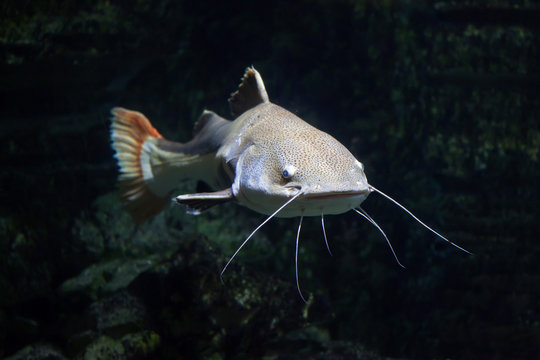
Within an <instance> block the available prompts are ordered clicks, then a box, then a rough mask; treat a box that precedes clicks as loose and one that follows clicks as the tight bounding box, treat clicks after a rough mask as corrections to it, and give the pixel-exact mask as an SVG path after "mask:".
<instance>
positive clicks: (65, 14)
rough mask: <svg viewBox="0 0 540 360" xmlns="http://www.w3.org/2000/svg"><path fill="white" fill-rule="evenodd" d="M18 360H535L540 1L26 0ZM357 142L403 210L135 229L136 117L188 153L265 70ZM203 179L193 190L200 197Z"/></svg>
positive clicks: (5, 31)
mask: <svg viewBox="0 0 540 360" xmlns="http://www.w3.org/2000/svg"><path fill="white" fill-rule="evenodd" d="M0 13H1V14H2V16H1V17H0V49H1V51H0V55H1V63H0V121H1V129H2V130H1V131H0V140H1V141H0V147H1V152H0V159H1V164H2V168H3V170H2V171H1V172H0V247H1V250H0V289H1V290H0V292H1V294H2V296H0V356H12V357H11V358H12V359H24V358H34V359H62V358H78V359H92V358H103V359H113V358H114V359H116V358H126V359H146V358H148V359H153V358H171V359H173V358H174V359H178V358H186V359H194V358H212V359H236V358H262V357H263V356H265V358H267V359H295V358H299V357H301V358H312V359H323V358H330V357H331V356H333V358H336V359H354V358H366V359H376V358H379V357H380V356H389V357H399V358H476V359H478V358H489V359H494V358H495V359H497V358H501V359H502V358H521V359H526V358H531V359H533V358H535V357H536V356H537V354H538V353H540V305H539V304H540V291H539V289H540V265H539V263H540V262H539V261H538V258H539V257H540V242H539V241H538V234H540V222H539V221H538V219H539V216H540V211H539V210H540V209H539V204H540V200H539V199H540V196H539V185H540V170H539V169H540V167H539V157H540V154H539V149H540V121H539V118H540V100H539V88H540V72H539V71H538V59H539V58H540V53H539V52H540V41H539V40H540V38H539V32H540V26H539V25H538V24H539V23H538V22H537V21H536V20H537V19H538V18H539V17H540V7H538V6H537V5H535V4H533V3H532V2H530V1H518V2H515V1H514V2H507V1H467V2H452V1H440V2H435V3H434V2H428V1H333V2H326V1H295V2H290V1H274V2H272V3H268V4H259V3H257V2H247V1H246V2H234V3H231V2H216V3H210V2H204V1H198V2H197V1H169V0H162V1H152V2H151V1H135V2H132V1H118V2H109V1H37V0H36V1H3V2H2V3H1V4H0ZM249 65H254V66H255V67H256V68H257V69H258V70H259V71H260V72H261V74H262V76H263V79H264V80H265V83H266V87H267V90H268V93H269V95H270V98H271V100H272V101H274V102H276V103H278V104H280V105H282V106H284V107H286V108H288V109H290V110H291V111H293V112H295V113H296V114H298V115H299V116H301V117H303V118H304V119H305V120H306V121H308V122H310V123H311V124H314V125H316V126H317V127H319V128H321V129H323V130H325V131H327V132H329V133H330V134H332V135H334V136H335V137H336V138H337V139H338V140H340V141H342V142H343V143H344V144H345V145H346V146H347V147H348V148H349V149H351V151H352V152H353V153H354V154H355V155H357V157H358V158H359V159H360V160H361V161H362V162H364V163H365V166H366V174H367V176H368V179H369V180H370V182H371V183H372V184H373V185H374V186H376V187H378V188H380V189H381V190H383V191H385V192H386V193H388V194H390V195H392V196H394V197H395V198H396V199H398V200H399V201H401V202H402V203H403V204H404V205H406V206H407V207H408V208H409V209H411V210H413V211H414V212H415V214H417V215H418V216H419V217H420V218H421V219H423V220H424V221H426V223H428V224H430V225H433V226H434V227H435V228H436V229H437V230H440V231H441V232H442V233H443V234H444V235H445V236H447V237H448V238H450V239H451V240H452V241H454V242H455V243H457V244H459V245H460V246H463V247H465V248H466V249H468V250H470V251H472V252H473V253H474V254H475V255H474V256H469V255H467V254H465V253H463V252H461V251H459V250H457V249H456V248H454V247H451V246H449V245H448V244H446V243H444V242H442V241H440V240H438V239H437V238H435V237H434V236H433V235H432V234H430V233H429V232H428V231H427V230H426V229H424V228H422V227H421V226H419V225H418V224H417V223H414V222H413V221H412V220H411V219H410V218H409V217H407V215H406V214H404V213H402V212H401V211H400V210H399V209H397V208H396V207H394V206H392V205H391V204H390V203H389V202H387V201H385V200H384V199H383V198H382V197H378V196H376V195H372V196H370V198H369V199H368V200H367V201H366V202H365V209H366V210H367V211H368V212H369V213H370V214H371V215H372V216H373V217H374V218H375V219H376V220H377V221H378V222H379V224H380V225H381V226H382V227H383V228H384V230H385V231H386V233H387V235H388V236H389V238H390V239H391V240H392V243H393V246H394V249H395V250H396V252H397V254H398V256H399V258H400V260H401V262H402V263H403V264H404V265H405V266H406V267H407V270H403V269H401V268H400V267H398V266H397V265H396V263H395V261H394V259H393V258H392V256H391V253H390V252H389V250H388V248H387V246H386V244H384V239H381V237H380V234H379V233H378V232H377V230H376V229H374V228H372V227H370V226H369V224H366V222H365V221H363V220H362V219H361V218H359V217H357V216H355V214H344V215H342V216H333V217H327V219H326V227H327V231H328V235H329V240H330V247H331V249H332V251H333V256H332V257H330V256H328V254H327V252H326V248H325V246H324V243H323V238H322V233H321V230H320V222H319V220H318V219H315V221H313V220H311V219H310V220H309V221H306V222H305V223H304V226H303V233H302V243H301V247H302V248H301V251H300V276H301V284H302V288H303V291H304V294H305V295H308V296H309V298H310V299H309V301H308V304H307V305H304V304H303V303H302V302H301V300H300V298H299V296H298V295H297V293H296V289H295V283H294V261H293V260H294V258H293V251H294V244H293V242H294V236H295V234H296V225H297V222H296V221H295V220H272V222H271V223H269V224H268V225H266V226H265V227H264V228H263V230H262V231H261V232H259V233H258V234H257V235H256V236H255V238H254V239H253V241H252V243H251V244H250V245H249V246H248V247H246V249H245V250H243V252H242V253H241V255H240V256H239V257H238V258H237V259H235V262H234V264H233V266H231V268H230V269H228V270H227V272H226V273H225V277H224V280H225V284H224V285H222V284H221V283H220V281H219V276H218V274H219V272H220V269H221V267H222V266H223V265H224V263H225V261H226V259H227V258H228V256H229V255H230V254H232V253H233V252H234V250H235V248H236V246H238V245H239V244H240V242H241V241H242V239H244V238H245V237H246V236H247V235H248V234H249V233H250V232H251V231H252V229H254V228H255V227H256V226H257V225H258V224H259V223H260V222H261V221H262V219H263V217H262V216H260V215H258V214H254V213H251V212H249V211H246V210H245V209H240V208H238V207H235V206H229V205H227V206H223V207H221V208H218V209H214V210H212V211H210V212H208V213H206V214H204V215H201V216H199V217H190V216H187V215H185V214H184V213H183V209H181V208H179V207H171V208H170V209H168V210H167V211H166V212H165V213H164V214H161V215H159V216H157V217H156V218H155V219H152V220H150V221H149V222H147V223H145V224H143V225H141V226H136V225H135V224H134V223H133V222H132V221H131V219H130V218H129V216H128V215H127V214H126V213H125V212H124V210H123V209H122V208H121V206H120V202H119V200H118V198H117V195H116V193H115V191H114V190H115V178H116V165H115V163H114V161H113V159H112V150H111V149H110V146H109V139H108V116H109V115H108V111H109V109H110V108H111V107H113V106H115V105H120V106H124V107H127V108H133V109H137V110H140V111H142V112H144V113H145V114H146V115H147V116H148V117H149V118H150V119H151V120H152V121H153V123H154V125H155V126H156V127H157V128H158V129H159V130H160V131H161V132H162V133H163V134H164V135H165V136H166V137H168V138H170V139H173V140H181V141H185V140H187V139H189V136H190V133H191V127H192V124H193V122H194V121H195V119H196V118H197V116H198V114H199V113H200V112H201V111H202V110H203V109H205V108H208V109H212V110H214V111H217V112H218V113H220V114H222V115H228V107H227V102H226V100H227V98H228V96H229V94H230V93H231V92H232V91H234V90H235V88H236V86H237V84H238V82H239V79H240V77H241V75H242V73H243V71H244V69H245V67H246V66H249ZM194 185H195V184H183V185H181V186H180V188H179V193H181V192H183V191H184V192H187V191H192V190H193V189H194Z"/></svg>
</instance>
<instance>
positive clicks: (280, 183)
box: [111, 68, 371, 222]
mask: <svg viewBox="0 0 540 360" xmlns="http://www.w3.org/2000/svg"><path fill="white" fill-rule="evenodd" d="M229 103H230V106H231V112H232V114H233V115H234V116H236V118H235V119H234V120H233V121H229V120H226V119H224V118H222V117H220V116H219V115H217V114H215V113H214V112H211V111H207V110H205V111H203V113H202V115H201V116H200V118H199V120H198V121H197V123H196V124H195V128H194V137H193V139H192V140H190V141H189V142H187V143H179V142H173V141H169V140H166V139H164V138H163V137H162V136H161V135H160V134H159V132H158V131H157V130H156V129H154V127H153V126H152V125H151V124H150V122H149V121H148V119H146V117H145V116H144V115H142V114H141V113H138V112H135V111H131V110H126V109H122V108H114V109H113V110H112V114H113V117H112V127H111V138H112V147H113V148H114V150H116V158H117V159H118V162H119V166H120V172H121V175H120V178H119V182H120V192H121V195H122V198H123V199H124V201H125V202H126V205H127V208H128V210H129V211H130V213H131V214H132V215H133V217H134V218H135V220H136V221H138V222H142V221H144V220H145V219H147V218H149V217H151V216H152V215H154V214H156V213H157V212H159V211H160V210H161V209H162V208H163V207H164V206H165V204H166V203H167V202H168V201H169V199H170V197H171V195H172V191H173V190H174V188H175V187H176V186H177V184H178V182H179V181H182V180H184V179H196V180H201V181H204V182H206V183H207V184H208V185H210V186H211V187H212V188H213V189H215V190H216V191H215V192H210V193H194V194H185V195H180V196H177V197H176V201H177V202H179V203H181V204H185V205H187V207H188V211H189V212H191V213H193V214H198V213H200V212H201V211H204V210H206V209H208V208H210V207H211V206H214V205H217V204H219V203H222V202H226V201H236V202H238V203H239V204H241V205H243V206H245V207H247V208H249V209H252V210H254V211H256V212H259V213H263V214H272V213H274V212H275V211H276V209H278V208H280V206H282V205H283V204H284V203H286V202H287V201H288V200H290V199H291V198H292V197H294V196H297V195H298V196H297V198H295V201H293V202H291V203H290V204H288V205H287V206H286V207H284V208H283V209H282V210H280V211H279V213H277V214H276V215H275V216H278V217H296V216H321V215H322V214H340V213H344V212H346V211H349V210H351V209H354V208H356V207H358V206H359V205H360V204H361V203H362V202H363V201H364V200H365V199H366V198H367V196H368V195H369V193H370V191H371V190H370V187H369V185H368V182H367V179H366V176H365V174H364V167H363V165H362V163H360V162H359V161H358V160H357V159H356V158H355V157H354V156H353V155H352V154H351V153H350V151H349V150H347V148H345V147H344V146H343V145H342V144H341V143H340V142H338V141H337V140H336V139H334V138H333V137H332V136H330V135H328V134H327V133H325V132H323V131H320V130H318V129H316V128H315V127H313V126H311V125H309V124H308V123H306V122H305V121H303V120H302V119H300V118H299V117H298V116H296V115H294V114H293V113H291V112H289V111H288V110H286V109H284V108H282V107H281V106H278V105H276V104H273V103H272V102H270V101H269V98H268V95H267V93H266V89H265V87H264V83H263V81H262V78H261V76H260V74H259V73H258V72H257V71H256V70H255V69H254V68H248V69H247V70H246V73H245V75H244V77H243V79H242V82H241V84H240V86H239V89H238V91H236V92H235V93H233V94H232V96H231V98H230V99H229Z"/></svg>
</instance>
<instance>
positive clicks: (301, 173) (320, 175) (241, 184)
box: [232, 127, 370, 217]
mask: <svg viewBox="0 0 540 360" xmlns="http://www.w3.org/2000/svg"><path fill="white" fill-rule="evenodd" d="M296 130H297V131H293V132H290V131H287V129H282V130H281V131H274V132H273V133H272V136H266V138H265V140H267V141H260V142H257V141H255V142H253V143H252V144H250V145H249V146H248V147H247V148H246V149H245V151H244V152H243V154H242V156H241V157H240V158H239V159H238V163H237V164H236V176H235V180H234V183H233V187H232V190H233V193H234V195H235V198H236V199H237V200H238V201H239V202H240V203H241V204H242V205H244V206H246V207H248V208H250V209H252V210H255V211H257V212H260V213H264V214H271V213H273V212H274V211H275V210H276V209H278V208H279V207H280V206H281V205H283V204H284V203H286V202H287V201H288V200H289V199H291V198H292V197H293V196H295V195H298V194H299V193H301V195H299V196H298V198H297V199H295V200H294V201H293V202H291V203H290V204H289V205H287V206H286V207H285V208H283V209H282V210H281V211H280V212H279V213H278V214H277V215H276V216H278V217H296V216H320V215H321V214H341V213H344V212H346V211H349V210H351V209H353V208H355V207H357V206H359V205H360V203H362V202H363V201H364V200H365V199H366V198H367V196H368V195H369V193H370V188H369V185H368V182H367V178H366V175H365V173H364V166H363V164H362V163H361V162H360V161H358V160H357V159H356V158H355V157H354V156H353V155H352V154H351V153H350V152H349V150H347V148H345V146H343V145H342V144H341V143H340V142H338V141H337V140H336V139H334V138H333V137H331V136H330V135H328V134H327V133H325V132H322V131H320V130H317V129H315V128H313V127H309V128H308V129H301V130H304V131H298V127H297V128H296ZM269 137H271V139H268V138H269Z"/></svg>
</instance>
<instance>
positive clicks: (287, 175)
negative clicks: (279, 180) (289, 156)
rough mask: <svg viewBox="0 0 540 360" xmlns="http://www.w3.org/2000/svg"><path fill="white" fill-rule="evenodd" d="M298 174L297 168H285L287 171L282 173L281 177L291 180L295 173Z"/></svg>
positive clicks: (284, 170)
mask: <svg viewBox="0 0 540 360" xmlns="http://www.w3.org/2000/svg"><path fill="white" fill-rule="evenodd" d="M295 172H296V168H295V167H294V166H292V165H287V166H285V169H283V172H282V173H281V176H282V177H283V178H284V179H290V178H292V177H293V175H294V173H295Z"/></svg>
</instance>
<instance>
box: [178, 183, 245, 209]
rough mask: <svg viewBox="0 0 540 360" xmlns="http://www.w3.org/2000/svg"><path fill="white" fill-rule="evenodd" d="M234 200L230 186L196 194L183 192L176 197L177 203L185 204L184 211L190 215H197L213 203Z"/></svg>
mask: <svg viewBox="0 0 540 360" xmlns="http://www.w3.org/2000/svg"><path fill="white" fill-rule="evenodd" d="M231 200H234V195H233V192H232V188H228V189H224V190H220V191H215V192H209V193H197V194H185V195H180V196H177V197H176V201H177V202H178V203H179V204H183V205H186V211H187V213H188V214H191V215H199V214H200V213H202V212H203V211H205V210H208V209H209V208H211V207H212V206H214V205H218V204H221V203H224V202H227V201H231Z"/></svg>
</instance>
